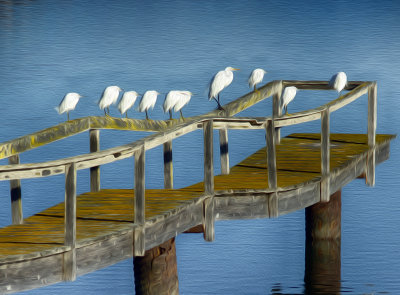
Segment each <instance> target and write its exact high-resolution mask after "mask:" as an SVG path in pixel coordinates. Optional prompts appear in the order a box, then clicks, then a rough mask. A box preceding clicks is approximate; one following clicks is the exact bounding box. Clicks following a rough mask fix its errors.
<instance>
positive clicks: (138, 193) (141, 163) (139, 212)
mask: <svg viewBox="0 0 400 295" xmlns="http://www.w3.org/2000/svg"><path fill="white" fill-rule="evenodd" d="M134 156H135V192H134V199H135V205H134V224H135V225H136V227H135V231H134V245H133V247H134V256H144V253H145V232H144V221H145V212H144V209H145V148H144V145H142V146H141V148H140V149H139V150H138V151H135V155H134Z"/></svg>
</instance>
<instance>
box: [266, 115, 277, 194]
mask: <svg viewBox="0 0 400 295" xmlns="http://www.w3.org/2000/svg"><path fill="white" fill-rule="evenodd" d="M265 131H266V139H267V167H268V187H269V188H270V189H276V188H277V187H278V177H277V171H276V148H275V136H274V120H271V119H269V120H267V122H266V124H265Z"/></svg>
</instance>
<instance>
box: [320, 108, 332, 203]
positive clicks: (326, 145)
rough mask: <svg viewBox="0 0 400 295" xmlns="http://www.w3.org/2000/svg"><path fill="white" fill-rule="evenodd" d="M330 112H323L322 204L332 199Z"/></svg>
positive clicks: (327, 109)
mask: <svg viewBox="0 0 400 295" xmlns="http://www.w3.org/2000/svg"><path fill="white" fill-rule="evenodd" d="M329 117H330V111H329V108H328V107H327V108H326V109H325V110H324V111H322V112H321V202H329V199H330V180H329V178H330V177H329V171H330V158H331V155H330V142H329V136H330V127H329Z"/></svg>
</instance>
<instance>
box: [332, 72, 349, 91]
mask: <svg viewBox="0 0 400 295" xmlns="http://www.w3.org/2000/svg"><path fill="white" fill-rule="evenodd" d="M346 84H347V76H346V73H345V72H339V73H337V74H335V75H333V76H332V78H331V80H330V81H329V86H331V87H332V88H333V89H335V90H336V91H337V92H338V93H339V96H340V94H341V92H342V90H343V89H344V87H346Z"/></svg>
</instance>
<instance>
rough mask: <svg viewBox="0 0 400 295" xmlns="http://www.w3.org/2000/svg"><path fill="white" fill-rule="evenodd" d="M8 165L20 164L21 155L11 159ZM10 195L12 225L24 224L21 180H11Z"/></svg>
mask: <svg viewBox="0 0 400 295" xmlns="http://www.w3.org/2000/svg"><path fill="white" fill-rule="evenodd" d="M8 164H9V165H15V164H19V155H18V154H17V155H14V156H11V157H9V158H8ZM10 194H11V218H12V224H22V222H23V219H24V218H23V212H22V196H21V180H19V179H14V180H10Z"/></svg>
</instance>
